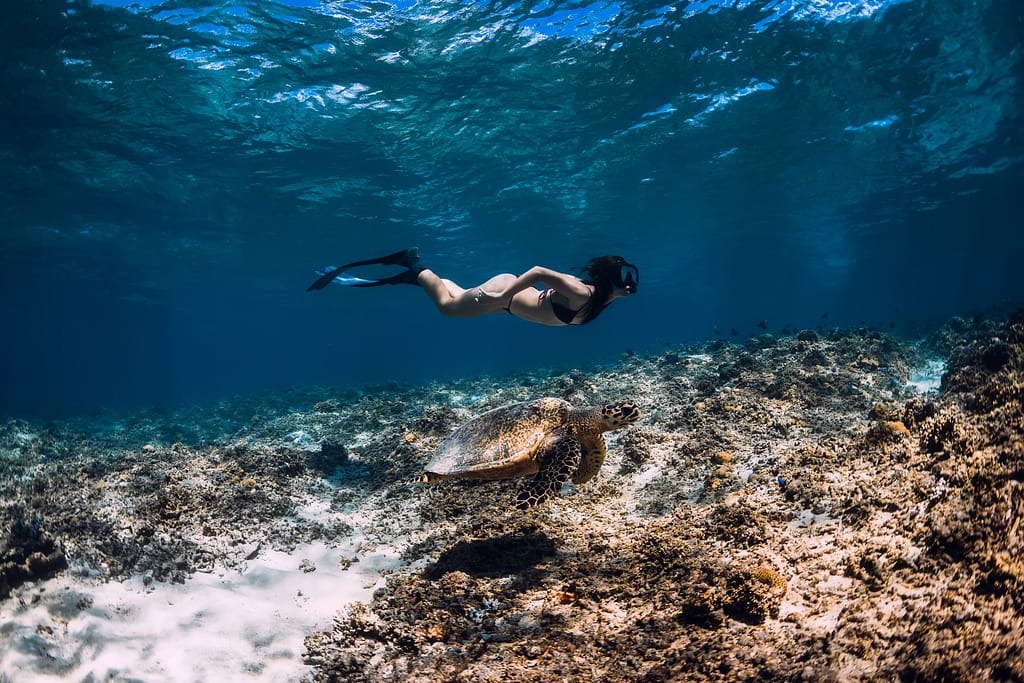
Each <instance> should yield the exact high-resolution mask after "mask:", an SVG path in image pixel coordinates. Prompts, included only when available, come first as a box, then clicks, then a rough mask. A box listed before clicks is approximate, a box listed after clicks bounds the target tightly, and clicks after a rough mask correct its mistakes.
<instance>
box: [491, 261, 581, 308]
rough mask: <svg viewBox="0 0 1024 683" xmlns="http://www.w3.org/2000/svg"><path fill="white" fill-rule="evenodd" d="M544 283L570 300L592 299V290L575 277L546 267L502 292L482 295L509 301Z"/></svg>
mask: <svg viewBox="0 0 1024 683" xmlns="http://www.w3.org/2000/svg"><path fill="white" fill-rule="evenodd" d="M540 282H543V283H544V284H546V285H548V286H550V287H552V288H554V289H557V290H558V291H559V293H561V294H563V295H565V296H566V297H568V298H569V299H570V300H572V299H577V298H580V299H588V298H589V297H590V288H589V287H587V285H585V284H583V281H582V280H580V279H579V278H578V277H576V276H575V275H568V274H566V273H559V272H558V271H557V270H551V269H550V268H545V267H544V266H534V267H533V268H530V269H529V270H528V271H526V272H525V273H523V274H522V275H520V276H519V277H517V278H516V279H515V280H513V281H512V282H511V283H509V285H508V286H507V287H505V289H504V290H502V291H500V292H494V291H483V290H481V292H482V294H483V295H485V296H490V297H494V298H498V299H501V300H503V301H508V300H509V299H511V298H512V297H514V296H515V295H516V294H518V293H519V292H521V291H523V290H525V289H528V288H530V287H533V286H534V285H536V284H538V283H540Z"/></svg>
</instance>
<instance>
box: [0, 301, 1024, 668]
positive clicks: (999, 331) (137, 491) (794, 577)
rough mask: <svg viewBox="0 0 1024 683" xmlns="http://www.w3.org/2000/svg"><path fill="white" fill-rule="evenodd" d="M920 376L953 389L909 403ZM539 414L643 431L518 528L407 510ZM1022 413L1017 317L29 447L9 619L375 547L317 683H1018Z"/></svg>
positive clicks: (47, 437)
mask: <svg viewBox="0 0 1024 683" xmlns="http://www.w3.org/2000/svg"><path fill="white" fill-rule="evenodd" d="M929 362H932V363H933V365H932V367H938V365H935V364H936V363H938V362H941V363H942V364H943V365H942V367H944V372H943V373H942V374H941V384H939V383H938V381H936V385H937V387H936V388H935V389H934V390H930V391H929V390H926V391H921V390H918V389H916V388H914V386H915V385H914V383H912V380H916V379H917V378H915V377H913V375H914V373H915V371H916V370H917V369H919V368H923V367H926V366H927V365H928V363H929ZM936 380H937V378H936ZM919 384H920V383H918V385H919ZM540 396H556V397H559V398H564V399H567V400H569V401H571V402H573V403H574V404H576V405H579V406H583V405H598V404H602V403H606V402H612V401H616V400H620V399H630V400H633V401H636V402H637V403H638V404H639V405H640V407H641V409H642V410H643V411H644V415H645V417H644V418H643V419H642V420H641V421H640V422H639V423H637V424H636V425H633V426H631V427H628V428H625V429H623V430H620V431H617V432H612V433H609V434H607V435H606V437H607V439H608V442H609V448H608V451H609V453H608V459H607V461H606V463H605V465H604V467H603V469H602V471H601V473H600V474H599V475H598V476H597V477H596V478H595V479H594V480H593V481H591V482H589V483H588V484H585V485H583V486H580V487H572V486H570V487H568V488H567V490H565V491H563V493H562V494H561V495H559V496H557V497H556V498H555V499H554V500H552V501H550V502H549V503H546V504H544V505H542V506H540V507H538V508H535V509H532V510H529V511H525V512H523V511H517V510H516V509H515V505H514V501H515V490H516V486H517V483H516V482H442V483H440V484H437V485H433V486H429V487H414V486H411V485H409V484H408V483H407V482H409V481H411V480H413V479H415V478H416V476H417V474H419V472H420V468H421V467H422V465H423V464H424V463H425V462H426V461H427V460H428V459H429V458H430V455H431V454H432V453H433V450H434V449H435V448H436V446H437V445H438V443H440V441H441V440H442V439H443V438H444V437H445V436H446V435H447V434H449V433H450V432H451V431H452V430H454V429H455V428H456V427H457V426H458V425H459V424H461V423H462V422H464V421H465V420H466V419H468V418H470V417H473V416H475V415H478V414H480V413H482V412H484V411H486V410H488V409H491V408H495V407H498V406H501V405H505V404H507V403H511V402H514V401H519V400H526V399H532V398H537V397H540ZM1022 404H1024V315H1021V314H1020V313H1018V314H1013V315H1010V316H1009V317H1008V318H1003V319H997V320H993V319H988V318H979V319H975V320H960V319H956V320H953V321H950V322H949V323H947V324H946V325H945V326H944V327H943V328H941V329H940V330H938V331H936V332H935V333H933V334H932V335H930V336H929V337H927V338H926V339H923V340H917V341H915V342H913V343H912V342H907V341H903V340H899V339H896V338H894V337H891V336H889V335H886V334H884V333H880V332H878V331H875V330H871V329H847V330H805V331H801V332H798V333H795V334H792V335H787V336H783V337H774V336H771V335H768V334H765V335H762V336H759V337H754V338H751V339H748V340H746V341H744V342H742V343H729V342H724V341H711V342H708V343H706V344H702V345H697V346H686V347H683V346H673V347H667V348H666V349H665V350H664V351H663V352H662V353H659V354H655V355H636V354H627V355H625V356H623V357H622V359H620V361H619V362H618V363H616V364H614V365H613V366H610V367H604V368H597V369H590V370H576V371H570V372H563V371H558V372H548V371H538V372H535V373H530V374H519V375H514V376H508V377H501V378H488V377H481V378H476V379H467V380H461V381H453V382H445V383H435V384H429V385H422V386H404V385H393V386H382V387H372V388H366V389H363V390H360V391H355V390H345V391H337V390H331V389H328V388H324V389H316V390H303V391H297V392H295V393H294V394H292V395H291V396H290V397H287V398H283V397H281V396H277V397H275V398H274V399H273V400H267V401H260V400H257V399H250V400H247V401H243V402H239V403H236V404H225V405H223V406H221V407H219V408H217V409H215V410H209V409H207V410H205V411H203V412H202V414H200V413H198V412H197V413H196V414H189V413H188V412H182V413H175V414H164V415H160V416H155V417H151V418H149V419H146V420H142V419H140V420H136V421H135V422H125V423H122V424H121V425H120V427H119V428H118V429H117V430H114V431H113V432H111V431H109V430H106V431H104V432H103V433H102V434H97V433H96V430H95V428H92V429H93V431H91V432H90V427H89V426H88V425H85V424H81V423H66V424H64V423H62V424H60V425H50V426H45V427H43V426H38V425H32V424H29V423H26V422H21V421H11V422H9V423H8V424H7V425H6V426H4V427H2V428H0V496H2V499H3V500H4V501H7V502H6V503H5V504H4V505H3V507H2V508H0V531H2V534H3V535H2V537H0V551H2V553H0V561H2V563H3V564H2V565H0V572H2V573H0V598H3V599H6V600H7V601H12V600H13V601H17V600H24V599H26V596H27V591H28V588H27V587H28V586H31V585H34V584H38V583H39V582H42V583H45V581H46V579H47V577H50V576H53V575H54V574H55V573H58V572H62V571H72V572H81V573H89V574H92V575H94V576H98V577H106V578H124V577H126V576H137V575H143V576H145V577H146V580H148V581H156V582H162V581H177V582H187V581H188V580H189V577H190V576H191V575H192V574H194V573H195V572H202V571H211V570H212V568H214V567H232V566H239V565H240V564H241V563H244V562H245V561H246V559H247V558H252V557H254V556H256V555H258V554H259V553H260V552H263V551H265V550H266V549H269V548H273V549H276V550H285V551H287V550H288V549H289V548H290V547H294V546H295V545H296V544H298V543H302V542H308V541H311V540H320V541H326V542H328V543H339V544H340V543H342V542H344V541H346V540H351V539H352V538H359V539H360V542H359V546H358V549H357V550H356V551H354V552H353V553H352V555H351V557H348V558H347V559H346V560H345V561H346V562H350V563H355V562H358V561H359V560H360V557H361V556H362V555H363V554H365V553H369V552H372V551H374V550H375V549H379V548H382V547H389V548H393V549H394V551H395V552H396V553H399V554H400V557H401V562H400V563H399V566H398V568H397V569H395V570H393V571H392V572H391V573H390V575H389V576H388V578H387V582H386V584H385V585H384V586H383V587H381V588H379V589H378V590H377V591H376V592H375V593H374V595H373V597H372V600H370V601H368V602H365V603H354V604H347V605H345V604H339V605H338V607H339V609H340V611H339V613H338V615H337V618H336V619H335V623H334V624H333V627H332V628H330V629H328V630H324V631H321V632H316V633H312V634H310V635H309V636H308V637H307V639H306V652H305V655H304V659H305V662H306V663H307V664H308V665H309V666H310V667H311V669H310V674H309V676H310V677H311V678H312V679H313V680H315V681H381V680H396V681H397V680H401V681H455V680H470V681H492V680H493V681H499V680H501V681H518V680H521V681H535V680H573V681H661V680H683V679H685V680H714V681H733V680H882V679H884V680H901V681H917V680H944V681H961V680H962V681H968V680H992V681H1002V680H1024V665H1022V663H1021V662H1022V661H1024V651H1022V650H1024V636H1022V635H1021V634H1022V633H1024V618H1022V617H1021V614H1022V613H1024V611H1022V604H1021V601H1022V598H1021V597H1020V596H1021V595H1022V594H1024V592H1022V591H1024V564H1022V561H1021V559H1020V558H1021V556H1022V555H1021V551H1022V541H1021V539H1022V533H1021V532H1022V529H1021V519H1022V517H1024V491H1022V489H1021V482H1022V481H1024V406H1022ZM157 423H159V424H160V425H161V427H160V428H156V427H155V425H156V424H157ZM174 424H180V425H183V426H181V427H179V428H177V429H175V428H174V427H173V425H174ZM200 424H208V425H211V428H210V430H208V431H207V432H206V433H205V434H202V435H200V434H197V433H196V429H197V427H196V425H200ZM213 425H216V428H214V427H213ZM224 425H231V426H230V428H228V429H225V428H224ZM218 430H220V431H218ZM181 435H186V438H191V441H189V442H187V443H186V442H183V441H180V440H175V441H173V442H168V440H167V439H168V437H169V438H176V437H179V436H181ZM162 439H163V440H162ZM313 509H317V510H319V511H320V514H317V515H313V514H310V513H309V511H310V510H313ZM297 571H298V569H297ZM26 582H27V583H26ZM318 599H320V600H328V601H329V600H331V596H330V595H322V596H318Z"/></svg>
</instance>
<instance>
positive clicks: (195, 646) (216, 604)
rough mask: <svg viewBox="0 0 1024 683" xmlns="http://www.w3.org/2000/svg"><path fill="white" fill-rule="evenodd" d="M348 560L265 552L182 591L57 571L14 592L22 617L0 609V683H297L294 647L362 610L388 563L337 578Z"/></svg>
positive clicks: (303, 669)
mask: <svg viewBox="0 0 1024 683" xmlns="http://www.w3.org/2000/svg"><path fill="white" fill-rule="evenodd" d="M351 554H352V553H351V552H345V549H341V548H334V549H328V548H326V547H325V546H324V545H323V544H311V545H307V546H300V547H299V548H297V549H296V550H295V552H294V553H291V554H285V553H280V552H274V551H265V552H262V553H261V554H260V555H259V556H258V557H257V558H255V559H254V560H251V561H249V562H248V563H247V566H246V567H245V569H244V570H243V571H227V570H221V571H218V572H214V573H212V574H197V575H195V576H194V577H192V578H191V579H190V580H189V581H188V582H187V583H186V584H184V585H175V584H161V583H155V582H154V583H153V584H152V585H151V586H149V587H146V586H144V585H143V584H142V581H141V580H139V579H136V580H131V581H126V582H124V583H114V582H111V583H99V582H97V581H96V580H95V579H90V578H87V577H83V576H75V575H74V574H73V573H72V572H67V573H66V574H65V575H64V576H62V577H59V578H56V579H53V580H51V581H46V582H42V583H40V584H38V585H35V586H23V587H21V588H19V589H18V591H16V595H17V596H18V597H20V598H21V601H23V602H24V603H25V605H24V606H22V605H21V604H19V602H20V601H19V599H18V597H13V596H12V598H11V599H8V600H6V601H4V602H3V603H2V604H0V682H2V683H8V682H11V683H26V682H29V683H31V682H34V681H76V682H77V681H110V682H113V681H119V682H120V681H145V682H146V683H150V682H160V681H175V682H178V681H189V682H191V681H204V682H205V681H218V682H224V683H230V682H231V681H246V682H250V681H274V682H275V683H276V682H278V681H298V680H300V679H301V678H302V676H304V675H306V674H308V673H309V672H310V668H309V667H307V666H305V665H303V663H302V659H301V657H302V652H303V645H302V642H303V638H304V637H305V636H306V635H308V634H309V633H311V632H313V631H315V630H319V629H327V628H329V627H330V625H331V617H332V616H333V615H334V613H335V612H336V611H337V610H338V608H339V607H341V606H342V605H343V604H346V603H349V602H353V601H356V600H363V601H365V600H368V599H369V597H370V595H371V594H372V592H373V590H374V589H375V587H376V586H377V585H378V584H379V583H382V578H381V571H382V570H383V569H386V568H388V567H391V566H394V565H395V564H397V561H398V560H397V556H396V555H394V554H392V553H388V552H381V553H379V554H373V555H364V556H362V557H361V558H360V561H359V562H357V563H355V564H353V565H352V566H351V567H350V568H349V569H348V570H342V569H340V568H339V565H338V561H339V558H340V557H342V556H343V555H345V556H349V557H350V556H351ZM303 560H308V561H309V563H311V564H312V566H315V568H316V570H315V571H313V572H305V571H303V570H302V569H301V568H300V564H302V562H303ZM308 566H309V565H308V564H307V568H308ZM90 599H91V606H88V607H86V608H85V609H80V608H79V607H77V605H80V604H85V603H88V601H89V600H90ZM83 601H85V602H84V603H83Z"/></svg>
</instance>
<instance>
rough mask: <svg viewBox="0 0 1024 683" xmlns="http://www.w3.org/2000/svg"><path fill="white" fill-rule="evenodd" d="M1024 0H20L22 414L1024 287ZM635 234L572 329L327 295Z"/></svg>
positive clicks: (919, 308) (393, 294) (550, 260)
mask: <svg viewBox="0 0 1024 683" xmlns="http://www.w3.org/2000/svg"><path fill="white" fill-rule="evenodd" d="M1022 14H1024V3H1021V2H1020V0H977V1H972V2H964V1H963V0H917V1H905V2H899V1H893V0H848V1H843V2H838V1H832V0H696V1H693V2H680V3H675V4H666V3H665V2H664V0H660V1H659V2H628V3H627V2H617V1H610V0H599V1H597V2H586V1H585V2H547V1H545V0H539V1H537V2H526V3H521V2H486V3H485V2H473V3H470V2H411V1H403V2H316V1H313V0H297V1H294V2H285V3H273V2H254V1H250V2H216V1H215V2H210V3H202V4H199V3H195V2H150V1H148V0H144V1H142V2H132V3H126V2H121V1H116V2H95V3H87V2H59V1H56V0H33V1H32V2H19V3H7V5H6V7H5V12H4V15H5V16H4V21H3V22H2V25H0V86H2V87H0V98H2V99H0V136H2V144H0V179H2V183H0V217H2V218H0V220H2V226H0V227H2V232H0V235H2V250H0V278H2V280H0V283H2V286H0V294H2V300H0V320H2V333H0V340H2V341H0V415H3V414H6V415H14V416H20V417H54V416H61V415H73V414H88V413H91V412H95V411H98V410H101V409H118V410H122V409H135V408H140V407H145V406H174V405H178V404H183V403H197V402H200V403H201V402H205V401H217V400H220V399H224V398H227V397H231V396H236V395H245V394H251V393H255V392H264V391H268V390H275V389H278V388H283V387H290V386H302V385H327V386H336V387H353V386H359V385H363V384H368V383H371V384H372V383H379V382H385V381H389V380H392V379H395V380H401V381H414V382H415V381H419V380H423V379H434V378H450V377H460V376H467V375H474V374H479V373H486V374H504V373H510V372H516V371H520V370H529V369H536V368H565V367H572V366H579V367H589V366H592V365H593V364H601V363H614V362H616V360H617V359H618V358H619V357H620V356H621V354H623V353H625V352H627V351H628V350H631V351H636V352H641V353H642V352H656V351H660V350H662V349H664V347H665V345H666V344H679V343H689V342H694V341H700V340H704V339H707V338H709V337H714V336H715V335H716V334H718V335H721V336H722V337H723V338H725V339H738V340H742V339H744V338H745V337H747V336H749V335H752V334H760V333H762V331H763V330H762V329H761V327H759V326H758V323H760V322H761V321H765V323H766V325H767V331H768V332H772V333H775V334H778V333H780V332H781V331H782V330H783V329H785V328H787V327H789V328H791V329H799V328H804V327H820V326H823V325H824V326H829V327H831V326H852V325H870V326H873V327H877V328H879V329H881V330H884V331H891V332H893V333H896V334H918V333H920V332H922V331H925V330H927V329H929V328H930V327H931V326H934V325H937V324H939V323H941V322H942V321H943V320H945V319H946V318H948V317H949V316H952V315H960V316H971V315H975V314H977V313H982V312H984V311H986V310H989V309H990V308H991V307H993V306H1006V305H1009V304H1011V303H1012V302H1015V301H1020V300H1021V299H1022V297H1024V277H1022V275H1021V268H1022V263H1024V231H1022V229H1021V225H1022V221H1021V200H1022V195H1024V182H1022V169H1024V133H1022V131H1024V117H1022V105H1024V98H1022V88H1021V82H1020V81H1021V78H1022V76H1024V68H1022V61H1024V47H1022V42H1024V40H1022V35H1024V23H1022V21H1024V20H1022ZM412 245H418V246H419V247H420V249H421V251H422V254H423V258H424V263H425V264H426V265H428V266H430V267H431V268H433V269H434V270H436V271H437V272H438V273H439V274H441V275H443V276H446V277H450V278H452V279H454V280H455V281H457V282H459V283H461V284H463V285H465V286H472V285H476V284H478V283H479V282H480V281H482V280H484V279H486V278H487V277H489V276H491V275H493V274H495V273H498V272H514V273H518V272H522V271H523V270H525V269H527V268H528V267H530V266H532V265H534V264H541V265H545V266H548V267H551V268H555V269H559V270H567V269H570V268H572V267H573V266H578V265H581V264H583V263H584V262H585V261H586V260H587V259H588V258H590V257H591V256H594V255H599V254H609V253H610V254H622V255H623V256H625V257H626V258H627V259H628V260H630V261H632V262H633V263H636V264H637V265H638V266H639V267H640V270H641V273H642V280H641V287H640V292H639V293H638V294H637V295H636V296H635V297H633V298H631V299H628V300H626V301H619V302H616V304H614V305H613V306H612V307H611V308H609V309H608V310H607V311H605V313H604V314H603V315H602V316H601V317H600V318H599V319H598V320H596V321H595V322H594V323H592V324H590V325H587V326H583V327H579V328H548V327H543V326H539V325H531V324H528V323H525V322H522V321H520V320H516V319H513V318H511V317H509V316H507V315H500V316H489V317H486V318H478V319H472V320H452V319H445V318H442V317H441V316H440V315H439V314H438V313H437V312H436V311H435V310H434V308H433V307H432V305H431V304H430V303H429V302H428V300H427V299H426V297H425V296H424V294H423V292H422V291H420V290H419V289H418V288H415V287H410V286H396V287H384V288H376V289H367V290H356V289H350V288H345V287H330V288H328V289H327V290H325V291H323V292H315V293H307V292H306V291H305V288H306V286H307V284H309V282H310V281H311V280H312V279H313V278H314V277H315V275H314V270H315V269H317V268H319V267H322V266H324V265H328V264H332V263H342V262H345V261H350V260H356V259H362V258H367V257H370V256H376V255H380V254H384V253H388V252H391V251H395V250H397V249H400V248H403V247H406V246H412Z"/></svg>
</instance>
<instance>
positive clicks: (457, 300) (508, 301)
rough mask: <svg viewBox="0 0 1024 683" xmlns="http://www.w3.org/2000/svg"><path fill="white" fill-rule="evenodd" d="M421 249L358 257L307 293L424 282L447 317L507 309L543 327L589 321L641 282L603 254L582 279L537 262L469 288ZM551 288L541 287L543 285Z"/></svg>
mask: <svg viewBox="0 0 1024 683" xmlns="http://www.w3.org/2000/svg"><path fill="white" fill-rule="evenodd" d="M419 260H420V256H419V250H418V249H416V248H415V247H414V248H412V249H404V250H402V251H399V252H396V253H394V254H389V255H387V256H382V257H380V258H376V259H367V260H365V261H355V262H353V263H346V264H345V265H343V266H338V267H336V268H329V269H327V270H326V271H324V272H323V275H322V276H321V277H320V278H319V279H318V280H317V281H316V282H314V283H313V284H311V285H310V286H309V288H308V289H307V290H306V291H312V290H315V289H323V288H324V287H326V286H327V285H329V284H331V282H334V281H337V282H339V283H340V284H343V285H348V286H350V287H377V286H380V285H396V284H410V285H419V286H420V287H422V288H423V290H424V291H425V292H426V293H427V296H429V297H430V300H431V301H433V302H434V305H435V306H437V310H439V311H440V312H441V314H442V315H445V316H449V317H452V318H472V317H475V316H478V315H485V314H487V313H500V312H501V311H507V312H509V313H511V314H512V315H514V316H516V317H517V318H522V319H523V320H526V321H528V322H533V323H540V324H542V325H556V326H559V325H585V324H587V323H589V322H590V321H591V320H593V319H594V318H596V317H597V316H598V315H600V314H601V311H603V310H604V309H605V308H606V307H607V306H608V304H610V303H611V302H612V301H614V300H615V299H619V298H622V297H625V296H629V295H630V294H634V293H636V288H637V285H638V284H639V283H640V272H639V271H638V270H637V267H636V266H634V265H632V264H631V263H627V262H626V260H625V259H623V258H622V257H621V256H598V257H597V258H593V259H590V262H589V263H588V264H587V265H586V267H584V268H583V269H582V275H583V277H582V278H579V277H576V276H575V275H569V274H566V273H560V272H558V271H556V270H551V269H550V268H545V267H543V266H534V267H533V268H530V269H529V270H528V271H526V272H525V273H523V274H522V275H519V276H516V275H513V274H511V273H502V274H501V275H495V276H494V277H492V278H491V279H489V280H487V282H485V283H483V284H482V285H480V286H479V287H474V288H472V289H463V288H462V287H460V286H459V285H457V284H455V283H454V282H452V281H451V280H447V279H444V278H441V277H438V275H437V274H436V273H434V272H433V271H432V270H430V269H429V268H424V267H422V266H420V265H419ZM373 264H380V265H394V266H402V267H403V268H405V270H404V271H402V272H401V273H399V274H397V275H393V276H391V277H387V278H381V279H377V280H368V279H363V278H359V277H353V276H352V275H349V274H348V273H347V272H345V270H346V269H347V268H354V267H357V266H365V265H373ZM541 283H542V284H544V285H546V286H547V288H546V289H543V290H539V289H537V288H536V287H535V285H537V284H541Z"/></svg>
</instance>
